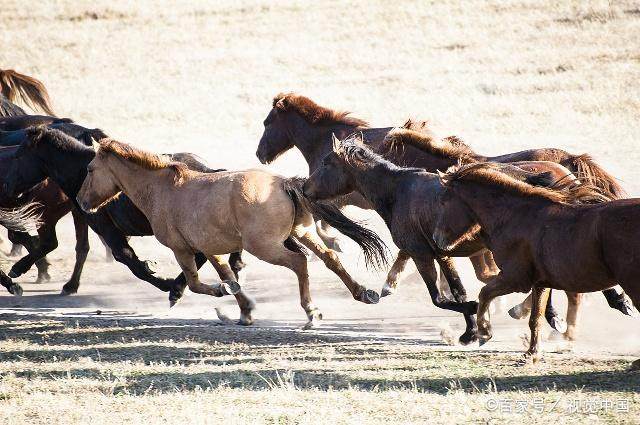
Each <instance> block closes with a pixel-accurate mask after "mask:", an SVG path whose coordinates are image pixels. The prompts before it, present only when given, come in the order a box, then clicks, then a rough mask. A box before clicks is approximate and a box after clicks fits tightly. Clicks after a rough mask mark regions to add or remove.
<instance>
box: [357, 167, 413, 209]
mask: <svg viewBox="0 0 640 425" xmlns="http://www.w3.org/2000/svg"><path fill="white" fill-rule="evenodd" d="M350 175H351V177H352V179H353V181H354V183H355V187H356V191H357V192H359V193H360V194H361V195H362V196H363V197H364V198H365V199H366V200H367V201H369V203H371V205H373V208H374V209H375V210H376V212H378V213H379V214H380V215H381V216H382V217H383V218H386V217H387V216H388V215H389V214H388V213H389V212H390V208H391V205H392V204H393V202H394V200H395V193H396V187H397V185H398V183H399V181H400V179H401V177H402V176H403V174H401V173H398V171H396V170H393V169H391V168H389V167H388V166H387V165H386V164H374V165H362V164H360V165H358V166H352V167H351V170H350Z"/></svg>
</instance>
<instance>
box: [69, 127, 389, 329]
mask: <svg viewBox="0 0 640 425" xmlns="http://www.w3.org/2000/svg"><path fill="white" fill-rule="evenodd" d="M303 183H304V182H303V181H302V180H301V179H287V178H284V177H280V176H277V175H274V174H271V173H269V172H266V171H262V170H248V171H230V172H219V173H215V174H205V173H199V172H195V171H191V170H188V169H187V168H186V167H185V166H184V165H183V164H180V163H175V162H168V161H166V160H165V159H163V158H162V157H160V156H158V155H154V154H152V153H147V152H144V151H141V150H138V149H135V148H133V147H131V146H130V145H127V144H124V143H120V142H117V141H115V140H111V139H103V140H101V141H100V143H99V146H98V147H97V153H96V156H95V158H94V159H93V161H91V163H90V164H89V166H88V174H87V177H86V179H85V181H84V183H83V185H82V187H81V189H80V192H79V193H78V197H77V200H78V203H79V204H80V206H81V207H82V208H83V209H84V210H92V209H96V208H98V207H99V206H100V205H102V204H104V203H105V202H106V201H107V200H109V199H110V198H112V197H113V196H114V195H116V194H117V193H118V192H120V191H122V192H124V193H125V194H127V196H129V198H131V200H132V201H133V203H134V204H135V205H136V206H137V207H138V208H139V209H140V210H141V211H142V212H143V213H144V214H145V215H146V217H147V218H148V219H149V222H150V223H151V227H152V228H153V234H154V235H155V237H156V238H157V239H158V241H159V242H160V243H162V244H163V245H166V246H167V247H169V248H171V250H172V251H173V253H174V255H175V257H176V259H177V261H178V263H179V265H180V267H181V268H182V270H183V272H184V274H185V276H186V277H187V282H188V285H189V288H190V289H191V290H192V291H193V292H198V293H204V294H209V295H214V296H220V295H223V294H226V293H234V294H235V295H236V298H237V300H238V304H239V306H240V308H241V310H242V306H243V303H244V302H245V296H244V295H243V293H242V291H241V290H240V289H239V287H234V286H235V285H237V283H234V286H232V285H230V284H229V283H228V282H227V283H226V284H225V283H223V284H218V285H213V286H212V285H206V284H203V283H201V282H200V280H199V279H198V272H197V268H196V265H195V262H194V252H202V253H203V254H205V255H206V256H207V258H209V259H210V261H211V262H212V263H214V265H215V264H219V263H220V261H219V258H218V256H219V255H222V254H227V253H231V252H236V251H239V250H247V251H249V252H250V253H251V254H253V255H255V256H256V257H258V258H259V259H261V260H263V261H266V262H268V263H271V264H276V265H279V266H284V267H287V268H289V269H290V270H292V271H293V272H294V273H295V274H296V276H297V278H298V284H299V290H300V303H301V305H302V308H303V309H304V310H305V312H306V314H307V317H308V319H309V321H308V323H307V324H306V325H305V327H312V326H314V325H315V324H316V321H317V320H319V319H321V318H322V315H321V314H320V312H319V311H318V309H317V308H316V307H315V306H314V305H313V303H312V301H311V295H310V294H309V277H308V272H307V259H306V256H305V255H304V253H303V248H302V247H301V246H300V245H299V244H298V241H299V242H300V243H302V245H304V246H305V247H307V248H309V249H310V250H311V251H313V252H314V253H315V254H316V255H317V256H318V257H319V258H321V259H322V260H323V261H324V263H325V265H326V266H327V267H328V268H329V269H330V270H332V271H333V272H334V273H336V274H337V275H338V277H340V279H341V280H342V281H343V282H344V284H345V285H346V286H347V288H348V289H349V291H350V292H351V294H352V295H353V297H354V298H355V299H356V300H358V301H362V302H364V303H377V302H378V299H379V296H378V294H377V293H376V292H375V291H372V290H367V289H366V288H364V287H363V286H362V285H359V284H358V283H357V282H356V281H355V280H354V279H352V278H351V276H350V275H349V274H348V273H347V272H346V271H345V269H344V268H343V267H342V265H341V264H340V260H339V259H338V257H337V255H336V254H335V252H333V251H331V250H329V249H328V248H327V247H326V246H325V245H324V243H323V242H322V241H321V240H320V239H319V238H318V236H317V235H316V234H315V233H314V231H313V225H314V220H313V216H312V212H313V214H317V215H319V216H322V218H323V219H327V221H328V222H329V223H330V224H331V225H332V226H334V227H336V228H338V229H339V230H340V231H342V232H344V233H346V234H347V235H348V236H350V237H351V238H352V239H353V240H354V241H356V242H357V243H358V244H359V245H360V246H361V247H362V248H363V251H364V254H365V259H366V260H368V262H378V261H380V260H384V259H385V258H386V257H385V255H386V252H385V249H386V247H385V245H384V243H382V241H381V240H380V239H379V238H378V237H377V235H376V234H375V233H373V232H371V231H369V230H367V229H365V228H363V227H362V226H360V225H358V224H357V223H354V222H352V221H350V220H348V219H347V218H346V217H345V216H343V215H342V214H341V213H340V212H339V210H337V209H336V208H335V207H331V206H328V205H322V204H320V203H313V204H312V203H310V202H309V201H307V200H306V199H304V198H303V197H302V184H303ZM226 269H229V268H228V266H227V267H226ZM226 274H227V275H228V276H229V280H233V273H232V272H231V270H230V269H229V270H227V273H226Z"/></svg>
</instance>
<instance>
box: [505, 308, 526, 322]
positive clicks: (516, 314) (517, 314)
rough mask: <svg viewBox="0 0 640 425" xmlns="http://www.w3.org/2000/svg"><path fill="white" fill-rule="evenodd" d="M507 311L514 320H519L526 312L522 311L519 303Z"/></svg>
mask: <svg viewBox="0 0 640 425" xmlns="http://www.w3.org/2000/svg"><path fill="white" fill-rule="evenodd" d="M508 313H509V316H511V317H513V318H514V319H516V320H521V319H524V318H525V317H526V314H525V312H524V311H523V309H522V307H520V304H518V305H517V306H515V307H511V308H510V309H509V312H508Z"/></svg>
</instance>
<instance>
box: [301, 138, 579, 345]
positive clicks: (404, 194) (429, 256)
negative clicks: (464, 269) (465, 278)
mask: <svg viewBox="0 0 640 425" xmlns="http://www.w3.org/2000/svg"><path fill="white" fill-rule="evenodd" d="M522 165H523V166H533V165H532V164H531V163H526V164H522ZM504 167H505V170H506V171H505V172H509V173H511V174H517V175H518V177H519V178H522V179H527V178H529V176H531V175H532V173H531V172H529V171H527V170H525V169H523V168H519V167H515V166H509V165H506V164H505V165H504ZM535 167H537V168H538V169H543V170H545V171H546V172H547V173H548V175H549V176H550V179H551V180H552V181H553V182H557V181H559V180H560V181H565V182H569V184H571V183H572V181H571V180H570V179H567V175H568V174H570V173H569V172H568V170H567V169H566V168H564V167H562V166H560V165H558V164H555V163H546V164H545V163H535ZM514 170H515V171H514ZM533 175H536V176H537V174H533ZM354 190H355V191H357V192H358V193H360V194H361V195H362V196H363V197H364V198H365V199H367V201H369V202H370V203H371V204H372V205H373V206H374V208H375V210H376V212H377V213H378V214H380V216H381V217H382V218H383V220H384V221H385V224H386V225H387V227H388V228H389V230H390V232H391V235H392V237H393V241H394V242H395V243H396V245H397V246H398V247H399V248H400V249H401V250H402V251H403V252H406V253H408V254H409V256H410V257H411V258H412V259H413V261H414V262H415V263H416V266H417V268H418V271H419V273H420V275H421V276H422V278H423V280H424V282H425V283H426V285H427V288H428V290H429V294H430V296H431V300H432V302H433V303H434V305H435V306H437V307H439V308H444V309H447V310H452V311H456V312H459V313H462V314H463V315H464V317H465V322H466V325H467V328H466V330H465V332H464V334H463V335H461V336H460V338H459V341H460V343H462V344H469V343H471V342H473V341H475V340H476V328H475V319H474V317H473V315H474V314H475V310H474V308H475V307H476V306H477V304H476V303H475V302H468V301H467V300H466V292H465V289H464V287H463V285H462V282H461V281H460V278H459V277H458V275H457V273H456V271H455V269H454V268H453V265H452V262H451V259H450V257H456V256H462V257H466V256H469V255H472V254H474V253H477V252H479V251H483V250H484V249H486V248H485V246H483V245H482V243H481V242H480V241H478V240H476V238H475V236H474V235H475V233H476V232H477V231H478V229H475V230H473V231H469V232H467V233H466V234H465V236H466V240H465V241H464V243H462V242H461V243H460V244H459V247H458V248H457V249H456V250H448V251H442V250H437V249H434V243H433V241H432V240H431V239H430V236H431V233H430V231H431V229H432V228H433V222H434V216H435V211H434V209H435V208H436V206H437V203H438V199H439V196H440V192H441V188H440V183H439V179H438V175H437V174H434V173H429V172H426V171H424V170H423V169H421V168H401V167H398V166H396V165H395V164H393V163H391V162H389V161H387V160H385V159H384V158H382V157H381V156H379V155H377V154H375V153H374V152H372V151H371V150H369V149H368V148H366V147H364V146H363V145H362V143H361V140H360V139H359V138H358V136H352V137H350V138H348V139H346V140H345V141H342V142H341V141H339V140H338V139H337V138H334V147H333V151H332V153H330V154H329V155H327V156H326V157H325V159H324V160H323V162H322V165H321V166H320V167H319V168H318V169H316V171H314V172H313V173H312V174H311V176H310V177H309V179H308V181H307V182H306V184H305V185H304V193H305V195H306V196H308V197H309V198H310V199H312V200H317V199H331V198H333V197H336V196H341V195H343V194H346V193H350V192H351V191H354ZM435 262H437V263H438V264H439V265H440V268H441V270H442V272H443V274H444V275H445V276H446V278H447V281H448V282H449V286H450V288H451V293H452V296H453V301H451V300H448V299H446V298H444V297H443V296H442V294H441V293H440V291H439V290H438V288H437V286H436V277H437V276H436V269H435Z"/></svg>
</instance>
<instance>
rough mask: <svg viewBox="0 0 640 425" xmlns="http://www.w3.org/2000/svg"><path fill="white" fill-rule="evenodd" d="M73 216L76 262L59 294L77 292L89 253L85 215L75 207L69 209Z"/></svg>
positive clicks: (87, 226) (87, 227)
mask: <svg viewBox="0 0 640 425" xmlns="http://www.w3.org/2000/svg"><path fill="white" fill-rule="evenodd" d="M71 215H72V216H73V226H74V227H75V231H76V263H75V265H74V266H73V273H72V274H71V277H70V278H69V281H68V282H67V283H65V284H64V286H63V287H62V291H61V292H60V295H70V294H75V293H76V292H78V288H79V287H80V276H81V275H82V269H83V267H84V263H85V261H86V260H87V254H88V253H89V225H88V224H87V219H86V216H85V215H84V214H83V213H82V212H80V211H78V210H77V209H76V208H74V209H73V210H71Z"/></svg>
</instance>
